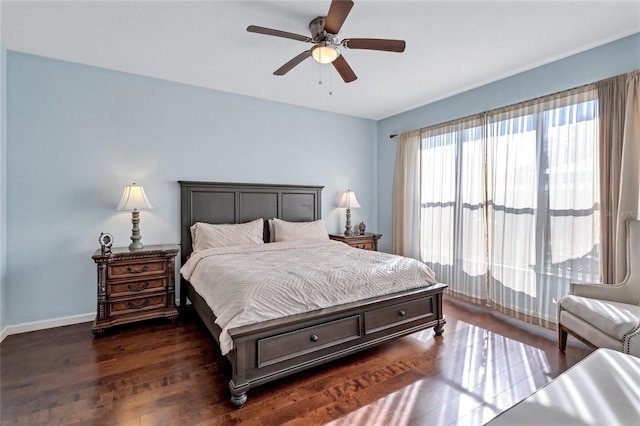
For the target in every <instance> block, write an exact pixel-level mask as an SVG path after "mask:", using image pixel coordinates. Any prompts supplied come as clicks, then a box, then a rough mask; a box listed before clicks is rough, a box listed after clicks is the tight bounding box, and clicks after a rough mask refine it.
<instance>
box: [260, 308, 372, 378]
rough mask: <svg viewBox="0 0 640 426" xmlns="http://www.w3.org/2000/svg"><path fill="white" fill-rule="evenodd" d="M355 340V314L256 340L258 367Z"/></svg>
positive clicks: (357, 322)
mask: <svg viewBox="0 0 640 426" xmlns="http://www.w3.org/2000/svg"><path fill="white" fill-rule="evenodd" d="M359 337H360V316H359V315H354V316H350V317H347V318H342V319H339V320H335V321H331V322H328V323H324V324H318V325H315V326H312V327H306V328H302V329H300V330H295V331H291V332H288V333H283V334H278V335H276V336H271V337H266V338H263V339H260V340H258V367H259V368H260V367H265V366H267V365H271V364H275V363H278V362H281V361H285V360H288V359H291V358H295V357H297V356H300V355H304V354H307V353H310V352H314V351H318V350H320V349H325V348H328V347H331V346H335V345H338V344H340V343H344V342H348V341H350V340H354V339H357V338H359Z"/></svg>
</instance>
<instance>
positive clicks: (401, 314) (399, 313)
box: [398, 311, 407, 317]
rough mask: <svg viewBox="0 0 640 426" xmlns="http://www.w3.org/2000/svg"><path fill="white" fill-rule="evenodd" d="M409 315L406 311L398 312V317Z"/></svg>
mask: <svg viewBox="0 0 640 426" xmlns="http://www.w3.org/2000/svg"><path fill="white" fill-rule="evenodd" d="M406 314H407V313H406V312H405V311H400V312H398V315H400V316H401V317H403V316H405V315H406Z"/></svg>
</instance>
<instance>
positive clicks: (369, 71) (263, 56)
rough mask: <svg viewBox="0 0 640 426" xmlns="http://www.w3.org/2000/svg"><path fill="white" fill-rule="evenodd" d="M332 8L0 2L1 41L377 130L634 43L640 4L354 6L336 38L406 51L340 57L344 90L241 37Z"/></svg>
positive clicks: (278, 42)
mask: <svg viewBox="0 0 640 426" xmlns="http://www.w3.org/2000/svg"><path fill="white" fill-rule="evenodd" d="M329 4H330V0H323V1H206V2H205V1H188V2H187V1H140V2H133V1H119V2H115V1H66V2H61V1H40V2H34V1H6V0H3V1H2V2H1V3H0V13H1V14H2V19H1V25H2V28H1V30H2V31H1V35H2V44H3V46H4V47H5V48H7V49H10V50H16V51H21V52H27V53H33V54H36V55H42V56H47V57H52V58H57V59H63V60H68V61H73V62H78V63H82V64H88V65H94V66H98V67H103V68H108V69H113V70H119V71H125V72H129V73H134V74H140V75H144V76H149V77H155V78H160V79H164V80H170V81H176V82H181V83H187V84H192V85H196V86H202V87H207V88H212V89H218V90H223V91H227V92H232V93H237V94H242V95H248V96H254V97H258V98H264V99H270V100H274V101H279V102H285V103H288V104H293V105H299V106H305V107H310V108H316V109H320V110H326V111H333V112H337V113H342V114H348V115H352V116H357V117H364V118H369V119H373V120H379V119H383V118H386V117H389V116H392V115H395V114H398V113H401V112H404V111H407V110H410V109H412V108H415V107H418V106H421V105H425V104H428V103H431V102H434V101H436V100H439V99H443V98H445V97H448V96H451V95H454V94H457V93H461V92H463V91H466V90H469V89H472V88H475V87H478V86H481V85H484V84H487V83H490V82H493V81H496V80H499V79H501V78H504V77H507V76H510V75H513V74H516V73H519V72H522V71H525V70H528V69H531V68H534V67H537V66H540V65H543V64H546V63H549V62H552V61H554V60H557V59H560V58H563V57H566V56H569V55H572V54H574V53H578V52H581V51H584V50H587V49H589V48H592V47H595V46H598V45H602V44H604V43H607V42H609V41H613V40H616V39H619V38H622V37H625V36H627V35H631V34H634V33H637V32H640V1H480V0H476V1H372V0H369V1H367V0H356V1H355V6H354V7H353V9H352V10H351V13H350V15H349V17H348V18H347V20H346V22H345V24H344V26H343V27H342V31H341V34H340V38H341V39H342V38H348V37H372V38H393V39H404V40H406V41H407V47H406V50H405V52H404V53H401V54H398V53H388V52H376V51H366V50H348V49H342V53H343V55H344V57H345V58H346V59H347V61H348V62H349V64H350V65H351V67H352V68H353V70H354V71H355V73H356V74H357V75H358V80H356V81H355V82H353V83H349V84H345V83H343V82H342V80H341V79H340V77H339V76H338V74H337V73H336V72H335V70H334V69H333V67H332V66H331V65H323V66H320V65H319V64H317V63H316V62H314V61H313V60H312V59H307V60H305V61H304V62H303V63H302V64H300V65H298V66H297V67H296V68H294V69H293V70H292V71H290V72H289V73H288V74H287V75H285V76H282V77H277V76H274V75H272V73H273V71H275V70H276V69H277V68H279V67H280V66H281V65H283V64H284V63H285V62H287V61H288V60H289V59H291V58H292V57H294V56H296V55H297V54H299V53H301V52H303V51H305V50H308V49H309V47H310V45H309V44H306V43H303V42H299V41H295V40H289V39H284V38H278V37H270V36H265V35H259V34H253V33H248V32H247V31H246V28H247V26H248V25H251V24H253V25H258V26H264V27H269V28H275V29H279V30H284V31H289V32H293V33H297V34H302V35H308V34H309V31H308V23H309V21H311V20H312V19H313V18H315V17H316V16H324V15H326V13H327V11H328V10H329ZM630 54H631V53H630ZM320 78H321V79H322V84H321V85H319V84H318V81H319V79H320ZM330 90H331V91H332V94H331V95H330V94H329V91H330Z"/></svg>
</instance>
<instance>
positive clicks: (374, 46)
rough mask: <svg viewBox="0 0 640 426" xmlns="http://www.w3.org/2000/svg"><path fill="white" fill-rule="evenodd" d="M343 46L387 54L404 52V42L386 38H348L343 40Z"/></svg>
mask: <svg viewBox="0 0 640 426" xmlns="http://www.w3.org/2000/svg"><path fill="white" fill-rule="evenodd" d="M342 45H343V46H344V47H347V48H349V49H368V50H383V51H385V52H398V53H400V52H404V48H405V46H406V43H405V41H404V40H389V39H384V38H348V39H345V40H342Z"/></svg>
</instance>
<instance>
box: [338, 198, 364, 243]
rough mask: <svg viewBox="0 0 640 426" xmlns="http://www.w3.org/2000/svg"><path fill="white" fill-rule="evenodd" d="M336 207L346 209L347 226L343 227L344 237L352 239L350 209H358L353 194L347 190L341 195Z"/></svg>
mask: <svg viewBox="0 0 640 426" xmlns="http://www.w3.org/2000/svg"><path fill="white" fill-rule="evenodd" d="M338 207H340V208H346V209H347V224H346V225H345V227H344V236H345V237H352V236H353V231H352V230H351V209H357V208H359V207H360V204H359V203H358V199H357V198H356V194H355V192H351V191H350V190H348V189H347V191H346V192H344V193H343V194H342V198H341V199H340V203H339V204H338Z"/></svg>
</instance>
